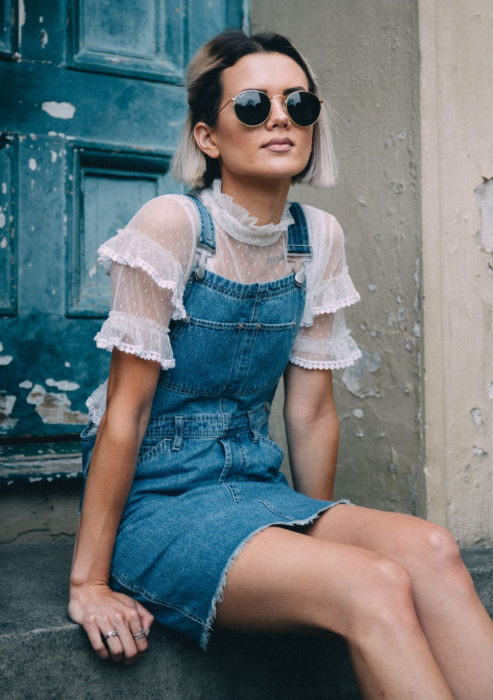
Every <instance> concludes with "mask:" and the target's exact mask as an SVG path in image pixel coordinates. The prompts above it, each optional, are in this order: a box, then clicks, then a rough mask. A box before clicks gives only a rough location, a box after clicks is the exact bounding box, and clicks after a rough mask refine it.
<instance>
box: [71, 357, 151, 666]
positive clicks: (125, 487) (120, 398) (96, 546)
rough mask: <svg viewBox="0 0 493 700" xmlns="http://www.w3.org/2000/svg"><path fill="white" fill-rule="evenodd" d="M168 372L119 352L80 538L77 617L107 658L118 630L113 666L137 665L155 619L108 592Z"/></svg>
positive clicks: (74, 589) (74, 577) (75, 568)
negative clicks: (159, 387) (155, 403)
mask: <svg viewBox="0 0 493 700" xmlns="http://www.w3.org/2000/svg"><path fill="white" fill-rule="evenodd" d="M159 369H160V365H159V363H157V362H150V361H148V360H142V359H140V358H138V357H135V356H133V355H127V354H125V353H122V352H120V351H118V350H114V351H113V354H112V360H111V368H110V376H109V381H108V398H107V408H106V412H105V414H104V416H103V419H102V421H101V425H100V427H99V431H98V436H97V439H96V443H95V446H94V450H93V454H92V459H91V467H90V469H89V475H88V478H87V484H86V489H85V493H84V502H83V507H82V512H81V518H80V523H79V530H78V533H77V541H76V546H75V551H74V559H73V564H72V573H71V577H70V603H69V615H70V617H71V618H72V619H73V620H74V621H75V622H78V623H79V624H81V625H82V626H83V627H84V629H85V630H86V632H87V634H88V636H89V639H90V641H91V644H92V646H93V648H94V649H95V651H96V652H97V653H98V655H99V656H100V657H101V658H107V656H108V652H107V650H106V647H105V646H104V644H103V642H102V639H101V635H103V636H104V635H105V634H106V633H107V632H109V631H110V630H113V629H116V630H117V632H118V636H117V637H114V638H111V639H110V640H109V642H108V647H109V648H110V651H111V655H112V658H113V659H115V660H119V659H120V658H122V656H123V655H124V656H125V659H126V661H131V660H134V659H135V658H136V657H138V655H139V654H140V653H141V652H142V651H144V650H145V648H146V646H147V642H146V640H145V639H143V640H137V641H138V646H136V642H135V641H134V635H135V634H137V633H138V630H139V629H140V628H141V627H144V628H146V629H147V628H148V627H149V626H150V624H151V623H152V615H151V614H150V613H149V612H148V611H146V610H145V608H143V606H141V605H140V604H139V603H136V602H135V601H134V600H132V599H131V598H128V597H127V596H123V595H121V594H117V593H114V592H112V591H111V590H110V588H109V586H108V580H109V573H110V564H111V558H112V554H113V547H114V543H115V538H116V533H117V530H118V525H119V523H120V518H121V515H122V512H123V508H124V506H125V503H126V500H127V497H128V493H129V490H130V486H131V484H132V480H133V475H134V471H135V464H136V460H137V455H138V452H139V448H140V443H141V441H142V438H143V436H144V434H145V431H146V428H147V423H148V420H149V414H150V409H151V404H152V399H153V396H154V392H155V388H156V384H157V380H158V376H159Z"/></svg>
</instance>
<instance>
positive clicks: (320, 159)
mask: <svg viewBox="0 0 493 700" xmlns="http://www.w3.org/2000/svg"><path fill="white" fill-rule="evenodd" d="M252 53H282V54H285V55H286V56H289V57H290V58H292V59H293V60H294V61H295V62H296V63H297V64H298V65H299V66H300V67H301V68H302V69H303V71H304V72H305V75H306V77H307V80H308V89H309V90H310V92H313V93H315V94H316V95H318V94H319V92H318V88H317V85H316V83H315V78H314V75H313V71H312V70H311V68H310V66H309V64H308V62H307V61H306V59H305V58H303V56H302V55H301V54H300V52H299V51H298V50H297V49H295V47H294V46H293V44H292V43H291V42H290V41H289V39H287V38H286V37H284V36H282V35H281V34H273V33H266V34H256V35H254V36H251V37H247V36H246V34H244V33H243V32H240V31H236V32H223V33H221V34H219V35H218V36H217V37H215V38H214V39H212V40H211V41H209V42H208V43H207V44H205V46H203V47H202V48H201V49H200V51H199V52H198V53H197V54H196V55H195V56H194V58H193V59H192V61H191V62H190V64H189V66H188V69H187V80H186V87H187V94H188V106H189V111H188V115H187V119H186V122H185V127H184V129H183V133H182V137H181V141H180V144H179V146H178V149H177V151H176V154H175V156H174V158H173V163H172V174H173V176H174V177H175V178H176V179H177V180H180V181H181V182H184V183H185V184H187V185H188V186H189V187H192V188H196V189H197V188H198V189H200V188H203V187H208V186H209V185H210V184H211V183H212V181H213V180H214V179H215V178H216V177H220V176H221V171H220V166H219V163H218V161H217V160H215V159H213V158H209V156H206V155H205V154H204V153H202V151H201V150H200V148H199V147H198V146H197V144H196V142H195V138H194V135H193V130H194V127H195V125H196V124H197V123H198V122H200V121H203V122H205V123H206V124H208V125H209V126H211V127H213V126H215V124H216V122H217V117H218V112H219V105H220V102H221V99H222V83H221V74H222V72H223V70H225V69H226V68H229V67H230V66H233V65H234V64H235V63H236V62H237V61H238V60H239V59H240V58H242V56H246V55H248V54H252ZM292 181H293V183H295V182H303V183H306V184H310V185H319V186H322V187H330V186H331V185H333V184H334V183H335V181H336V164H335V156H334V148H333V144H332V136H331V133H330V124H329V118H328V113H327V108H326V106H325V104H322V110H321V112H320V117H319V118H318V121H317V122H316V123H315V124H314V126H313V143H312V152H311V154H310V159H309V161H308V163H307V165H306V167H305V169H304V170H303V171H302V172H301V173H298V174H297V175H295V176H294V177H293V179H292Z"/></svg>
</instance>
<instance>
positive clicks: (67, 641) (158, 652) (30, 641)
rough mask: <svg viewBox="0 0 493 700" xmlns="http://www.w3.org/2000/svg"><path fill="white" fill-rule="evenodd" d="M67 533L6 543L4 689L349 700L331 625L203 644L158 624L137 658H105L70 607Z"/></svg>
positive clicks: (224, 635)
mask: <svg viewBox="0 0 493 700" xmlns="http://www.w3.org/2000/svg"><path fill="white" fill-rule="evenodd" d="M71 553H72V544H71V543H70V542H58V543H54V544H52V543H36V544H17V545H3V546H1V547H0V566H1V576H0V591H1V592H0V596H1V597H0V600H1V612H0V696H1V697H2V698H3V697H4V698H8V699H9V700H20V699H22V700H27V699H30V698H33V699H34V698H35V699H36V700H45V698H50V699H58V698H59V699H60V700H62V698H63V700H70V699H72V698H74V699H77V700H79V699H84V700H89V699H92V698H94V699H96V698H97V700H101V698H102V697H104V698H108V699H109V698H139V699H141V698H144V699H146V698H166V700H247V699H248V700H252V699H255V700H257V699H258V700H264V699H265V700H267V698H269V700H281V699H282V700H302V699H303V700H310V699H312V698H313V700H336V698H337V700H353V699H356V698H359V697H360V696H359V694H358V691H357V689H356V683H355V681H354V676H353V673H352V670H351V667H350V663H349V658H348V654H347V650H346V646H345V644H344V642H343V641H342V640H341V639H340V638H338V637H336V636H335V635H330V634H318V635H317V634H310V635H256V634H240V633H229V632H222V631H221V632H220V633H218V634H217V637H216V638H215V639H214V640H213V642H212V643H211V647H210V650H209V651H208V652H207V653H204V652H202V651H201V650H200V649H199V648H198V647H196V646H195V645H194V644H192V643H190V642H188V641H187V640H186V639H183V638H181V637H179V636H178V635H176V634H174V633H173V632H171V631H169V630H167V629H165V628H164V627H162V626H159V625H154V627H153V629H152V632H151V635H150V638H149V650H148V652H147V653H146V654H145V656H144V657H143V658H142V659H141V660H140V661H139V662H138V663H137V664H135V665H134V666H131V667H125V666H122V665H116V664H113V663H112V662H104V661H100V660H99V659H98V658H97V657H96V656H95V655H94V653H93V652H92V650H91V649H90V647H89V645H88V643H87V640H86V636H85V633H84V632H83V631H82V630H81V629H80V628H79V627H78V626H77V625H74V624H73V623H72V622H71V621H70V620H69V619H68V617H67V615H66V604H67V581H68V574H69V568H70V561H71Z"/></svg>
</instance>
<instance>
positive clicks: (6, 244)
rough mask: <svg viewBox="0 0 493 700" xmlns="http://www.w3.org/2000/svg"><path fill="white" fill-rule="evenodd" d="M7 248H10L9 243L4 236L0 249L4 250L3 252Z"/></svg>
mask: <svg viewBox="0 0 493 700" xmlns="http://www.w3.org/2000/svg"><path fill="white" fill-rule="evenodd" d="M7 246H8V241H7V239H6V238H5V236H4V237H3V238H2V240H1V241H0V248H2V250H3V249H4V248H6V247H7Z"/></svg>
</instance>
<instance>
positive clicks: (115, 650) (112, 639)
mask: <svg viewBox="0 0 493 700" xmlns="http://www.w3.org/2000/svg"><path fill="white" fill-rule="evenodd" d="M101 636H102V637H103V639H104V641H105V644H106V646H107V647H108V651H109V653H110V656H111V658H112V660H113V661H117V662H118V661H121V660H122V659H123V644H122V642H121V640H120V633H119V632H118V629H117V628H116V627H112V626H111V625H110V624H106V625H105V627H104V628H103V629H101Z"/></svg>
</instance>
